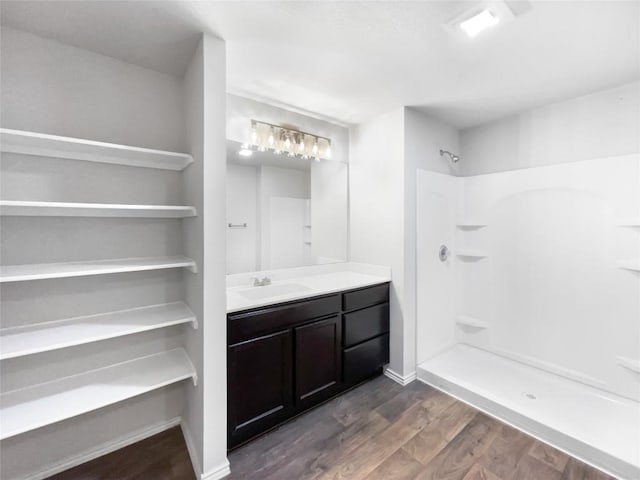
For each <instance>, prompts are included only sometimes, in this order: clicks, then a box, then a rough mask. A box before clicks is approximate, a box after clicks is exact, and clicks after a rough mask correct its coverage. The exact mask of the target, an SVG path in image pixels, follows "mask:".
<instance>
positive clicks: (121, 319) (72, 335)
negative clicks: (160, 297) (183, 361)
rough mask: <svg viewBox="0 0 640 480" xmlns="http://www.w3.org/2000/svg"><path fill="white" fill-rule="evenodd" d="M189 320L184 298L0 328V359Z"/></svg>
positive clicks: (188, 310)
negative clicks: (177, 300)
mask: <svg viewBox="0 0 640 480" xmlns="http://www.w3.org/2000/svg"><path fill="white" fill-rule="evenodd" d="M183 323H191V324H192V325H193V326H194V328H197V323H196V317H195V315H194V313H193V312H192V311H191V310H190V309H189V307H187V306H186V305H185V304H184V303H183V302H173V303H164V304H161V305H151V306H147V307H140V308H133V309H128V310H119V311H115V312H108V313H102V314H98V315H87V316H82V317H75V318H67V319H64V320H56V321H52V322H43V323H36V324H31V325H27V326H21V327H11V328H4V329H0V360H5V359H8V358H16V357H22V356H25V355H32V354H35V353H40V352H47V351H50V350H57V349H60V348H67V347H72V346H74V345H82V344H85V343H91V342H97V341H100V340H106V339H109V338H115V337H122V336H125V335H132V334H134V333H140V332H145V331H148V330H155V329H158V328H165V327H170V326H173V325H180V324H183Z"/></svg>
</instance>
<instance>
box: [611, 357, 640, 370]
mask: <svg viewBox="0 0 640 480" xmlns="http://www.w3.org/2000/svg"><path fill="white" fill-rule="evenodd" d="M616 360H617V363H618V365H620V366H621V367H624V368H627V369H629V370H631V371H633V372H636V373H640V360H634V359H632V358H628V357H616Z"/></svg>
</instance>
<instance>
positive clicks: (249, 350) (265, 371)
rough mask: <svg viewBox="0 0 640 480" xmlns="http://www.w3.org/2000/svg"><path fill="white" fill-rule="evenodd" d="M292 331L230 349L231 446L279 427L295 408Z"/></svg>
mask: <svg viewBox="0 0 640 480" xmlns="http://www.w3.org/2000/svg"><path fill="white" fill-rule="evenodd" d="M292 357H293V351H292V344H291V330H286V331H282V332H278V333H274V334H271V335H265V336H263V337H259V338H255V339H252V340H248V341H246V342H242V343H238V344H236V345H232V346H230V347H229V350H228V362H229V365H228V374H229V378H228V379H227V384H228V390H227V391H228V436H229V438H228V440H229V447H233V446H235V445H237V444H238V443H240V442H242V441H244V440H246V439H248V438H250V437H252V436H253V435H255V434H257V433H260V432H262V431H264V430H266V429H267V428H269V427H271V426H273V425H276V424H277V423H279V422H281V421H282V420H284V419H285V418H287V417H288V416H289V415H290V414H291V411H292V408H293V390H292V368H291V367H292V365H291V363H292Z"/></svg>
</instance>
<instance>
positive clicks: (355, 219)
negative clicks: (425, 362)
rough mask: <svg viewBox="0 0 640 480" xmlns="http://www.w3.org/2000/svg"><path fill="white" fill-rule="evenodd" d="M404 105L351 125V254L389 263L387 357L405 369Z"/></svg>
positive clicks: (358, 258) (395, 366)
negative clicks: (354, 125) (390, 282)
mask: <svg viewBox="0 0 640 480" xmlns="http://www.w3.org/2000/svg"><path fill="white" fill-rule="evenodd" d="M403 125H404V109H402V108H399V109H396V110H393V111H391V112H389V113H386V114H383V115H380V116H378V117H375V118H373V119H371V120H370V121H368V122H366V123H363V124H360V125H358V126H357V127H354V128H352V129H351V130H350V142H351V143H350V151H349V159H350V162H349V201H350V211H349V217H350V219H349V223H350V236H351V238H350V240H351V241H350V260H351V261H353V262H362V263H373V264H378V265H386V266H389V267H391V270H392V273H391V276H392V281H393V283H392V286H391V287H392V288H391V299H390V306H391V335H390V336H391V339H390V342H391V343H390V346H391V362H390V368H391V369H392V370H393V371H394V372H396V373H398V374H401V375H403V374H404V365H405V359H404V341H405V337H404V328H405V319H404V317H403V313H404V311H403V308H404V304H403V299H404V286H405V278H404V271H405V268H404V221H405V219H404V180H405V174H404V172H405V167H404V131H403Z"/></svg>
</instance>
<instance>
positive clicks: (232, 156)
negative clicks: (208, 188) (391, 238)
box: [227, 140, 348, 274]
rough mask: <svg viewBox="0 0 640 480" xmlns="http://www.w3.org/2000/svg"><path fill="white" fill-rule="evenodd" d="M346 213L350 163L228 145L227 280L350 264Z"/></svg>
mask: <svg viewBox="0 0 640 480" xmlns="http://www.w3.org/2000/svg"><path fill="white" fill-rule="evenodd" d="M249 152H251V153H249ZM347 212H348V166H347V164H346V163H342V162H339V161H336V160H320V161H316V160H312V159H303V158H301V157H298V156H296V157H289V156H287V155H286V154H284V155H277V154H275V153H273V152H270V151H266V152H259V151H256V150H248V149H244V150H243V148H242V145H241V144H240V143H238V142H234V141H232V140H228V141H227V274H234V273H244V272H253V271H260V270H271V269H278V268H289V267H300V266H305V265H317V264H325V263H337V262H345V261H346V260H347Z"/></svg>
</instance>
